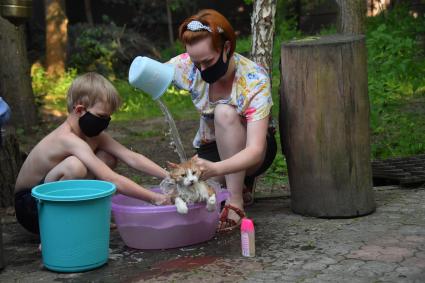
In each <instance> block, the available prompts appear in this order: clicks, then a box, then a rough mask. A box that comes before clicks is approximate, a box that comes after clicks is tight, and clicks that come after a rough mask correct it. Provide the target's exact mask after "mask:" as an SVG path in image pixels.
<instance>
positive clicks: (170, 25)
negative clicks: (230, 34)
mask: <svg viewBox="0 0 425 283" xmlns="http://www.w3.org/2000/svg"><path fill="white" fill-rule="evenodd" d="M165 5H166V6H167V7H166V8H167V23H168V40H169V41H170V46H171V48H173V50H172V55H173V56H174V55H175V51H174V32H173V15H172V14H171V8H170V0H166V2H165Z"/></svg>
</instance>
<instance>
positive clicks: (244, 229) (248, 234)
mask: <svg viewBox="0 0 425 283" xmlns="http://www.w3.org/2000/svg"><path fill="white" fill-rule="evenodd" d="M241 246H242V255H243V256H247V257H253V256H255V229H254V222H253V221H252V220H251V219H248V218H243V219H242V223H241Z"/></svg>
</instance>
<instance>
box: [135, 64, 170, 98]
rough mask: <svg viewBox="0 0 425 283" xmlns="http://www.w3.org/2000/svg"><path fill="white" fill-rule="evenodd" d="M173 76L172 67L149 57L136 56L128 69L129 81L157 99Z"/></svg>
mask: <svg viewBox="0 0 425 283" xmlns="http://www.w3.org/2000/svg"><path fill="white" fill-rule="evenodd" d="M173 77H174V67H173V66H172V65H168V64H163V63H161V62H158V61H155V60H153V59H151V58H149V57H141V56H137V57H136V58H135V59H134V60H133V62H132V63H131V65H130V70H129V71H128V81H129V83H130V84H131V85H132V86H134V87H136V88H139V89H141V90H143V91H144V92H146V93H148V94H149V95H150V96H152V98H153V99H155V100H156V99H158V98H159V97H160V96H161V95H163V94H164V92H165V91H166V90H167V88H168V86H169V85H170V84H171V82H172V80H173Z"/></svg>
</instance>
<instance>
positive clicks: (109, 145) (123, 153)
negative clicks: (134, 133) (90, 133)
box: [98, 133, 167, 179]
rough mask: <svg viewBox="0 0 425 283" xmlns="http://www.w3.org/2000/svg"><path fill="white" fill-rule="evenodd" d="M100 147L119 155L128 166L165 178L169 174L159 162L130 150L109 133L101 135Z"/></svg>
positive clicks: (116, 155)
mask: <svg viewBox="0 0 425 283" xmlns="http://www.w3.org/2000/svg"><path fill="white" fill-rule="evenodd" d="M98 146H99V149H102V150H104V151H106V152H108V153H109V154H112V155H113V156H115V157H117V158H118V159H119V160H121V161H123V162H124V163H126V164H127V165H128V166H130V167H132V168H134V169H136V170H139V171H142V172H145V173H147V174H149V175H151V176H155V177H158V178H161V179H164V178H165V177H166V176H167V171H166V170H165V169H164V168H162V167H160V166H159V165H158V164H156V163H155V162H153V161H152V160H150V159H149V158H147V157H146V156H144V155H143V154H140V153H136V152H134V151H131V150H129V149H128V148H126V147H125V146H123V145H122V144H120V143H119V142H117V141H116V140H114V139H113V138H112V137H111V136H110V135H108V134H107V133H102V134H101V135H100V136H99V145H98Z"/></svg>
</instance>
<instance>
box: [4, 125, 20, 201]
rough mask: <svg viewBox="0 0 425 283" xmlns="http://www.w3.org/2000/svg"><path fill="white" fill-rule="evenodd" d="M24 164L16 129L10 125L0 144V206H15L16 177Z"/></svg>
mask: <svg viewBox="0 0 425 283" xmlns="http://www.w3.org/2000/svg"><path fill="white" fill-rule="evenodd" d="M21 165H22V154H21V152H20V150H19V144H18V141H17V139H16V135H15V132H14V129H13V128H12V127H8V128H6V129H5V132H4V133H3V135H2V145H1V146H0V207H8V206H13V203H14V194H13V191H14V187H15V182H16V177H17V176H18V173H19V169H20V168H21Z"/></svg>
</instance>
